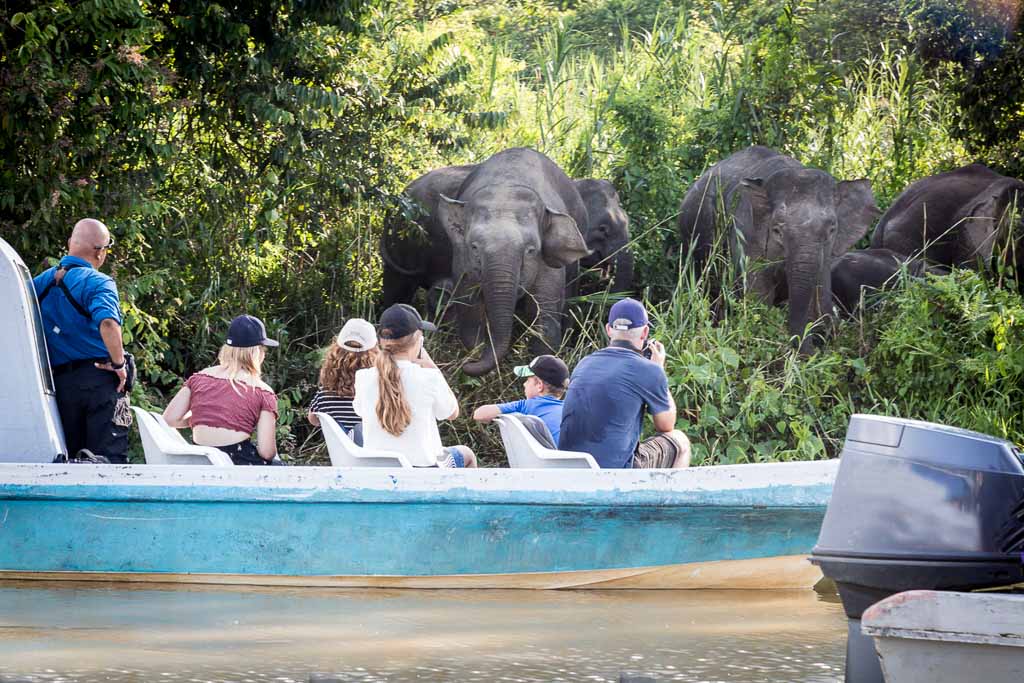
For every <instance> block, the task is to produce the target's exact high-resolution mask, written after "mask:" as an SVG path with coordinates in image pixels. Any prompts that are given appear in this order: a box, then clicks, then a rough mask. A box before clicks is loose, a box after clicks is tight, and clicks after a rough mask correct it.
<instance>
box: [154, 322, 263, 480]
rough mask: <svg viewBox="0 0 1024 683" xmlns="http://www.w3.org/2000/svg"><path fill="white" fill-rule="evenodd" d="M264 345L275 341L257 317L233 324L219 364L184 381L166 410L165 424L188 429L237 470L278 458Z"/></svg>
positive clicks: (195, 438) (194, 436)
mask: <svg viewBox="0 0 1024 683" xmlns="http://www.w3.org/2000/svg"><path fill="white" fill-rule="evenodd" d="M267 346H277V342H276V341H274V340H273V339H267V330H266V327H264V325H263V321H261V320H260V319H259V318H254V317H253V316H251V315H241V316H238V317H237V318H235V319H234V320H232V321H231V327H230V328H229V329H228V338H227V340H226V342H225V344H224V346H222V347H221V348H220V353H219V354H218V356H217V361H218V364H217V365H214V366H213V367H210V368H206V369H205V370H201V371H200V372H197V373H196V374H194V375H192V376H191V377H189V378H188V381H187V382H185V386H184V387H182V388H181V389H180V390H179V391H178V393H177V394H175V396H174V398H173V399H171V402H170V403H169V404H168V406H167V409H166V410H164V419H165V420H166V421H167V424H169V425H171V426H172V427H175V428H178V429H182V428H185V427H191V428H192V440H193V441H194V442H195V443H197V444H199V445H201V446H214V447H216V448H219V449H220V450H222V451H224V452H225V453H227V454H228V455H230V456H231V460H232V462H234V463H235V464H236V465H270V464H271V461H272V460H273V459H274V456H275V455H277V443H276V442H275V439H274V432H275V429H276V423H277V396H276V395H274V390H273V389H271V388H270V387H269V386H267V385H266V383H265V382H264V381H263V380H262V379H261V368H262V366H263V359H264V358H265V357H266V347H267ZM253 432H256V443H255V444H254V443H253V442H252V439H251V436H252V433H253Z"/></svg>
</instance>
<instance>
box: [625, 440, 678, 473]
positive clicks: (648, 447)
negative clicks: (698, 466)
mask: <svg viewBox="0 0 1024 683" xmlns="http://www.w3.org/2000/svg"><path fill="white" fill-rule="evenodd" d="M680 451H685V453H686V457H685V458H684V459H683V461H682V463H680V466H681V467H686V466H687V465H689V464H690V440H689V439H687V438H686V435H685V434H683V433H682V432H680V431H678V430H676V431H673V432H671V436H669V434H656V435H654V436H652V437H651V438H649V439H644V440H643V441H641V442H640V443H639V444H637V446H636V453H634V454H633V468H634V469H646V470H650V469H668V468H670V467H672V466H673V465H674V464H675V462H676V457H677V456H678V455H679V453H680Z"/></svg>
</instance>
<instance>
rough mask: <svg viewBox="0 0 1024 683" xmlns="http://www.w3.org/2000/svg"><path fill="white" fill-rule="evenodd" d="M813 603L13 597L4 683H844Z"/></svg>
mask: <svg viewBox="0 0 1024 683" xmlns="http://www.w3.org/2000/svg"><path fill="white" fill-rule="evenodd" d="M845 635H846V623H845V620H844V617H843V613H842V609H841V607H840V605H839V603H838V601H837V600H836V599H834V598H832V597H829V596H822V595H819V594H818V593H815V592H813V591H800V592H755V591H481V590H476V591H450V590H438V591H413V590H379V589H378V590H362V589H360V590H326V589H259V588H248V587H246V588H239V587H234V588H224V587H198V586H195V587H188V588H179V587H157V588H154V587H146V588H137V587H136V588H133V587H129V586H126V585H125V584H118V585H113V584H111V585H69V584H38V583H35V582H25V583H18V584H10V583H8V584H0V683H12V682H17V683H30V682H31V683H36V682H44V681H46V682H51V683H64V682H71V681H75V682H76V683H77V682H83V683H93V682H99V681H104V682H106V681H113V682H121V681H126V682H127V681H131V682H133V683H135V682H142V681H146V682H149V681H161V682H169V683H177V682H187V683H199V682H201V681H211V682H212V681H217V682H220V681H224V682H231V683H236V682H240V683H249V682H253V683H263V682H275V683H288V682H292V681H294V682H302V683H306V682H309V683H335V682H341V681H344V682H346V683H348V682H353V683H354V682H362V681H459V682H468V681H594V682H598V681H613V682H614V681H619V680H620V679H621V680H636V681H695V682H697V681H701V682H704V681H707V682H714V681H748V682H751V683H753V682H755V681H756V682H761V681H787V682H796V681H806V682H825V681H841V680H842V669H843V657H844V651H845Z"/></svg>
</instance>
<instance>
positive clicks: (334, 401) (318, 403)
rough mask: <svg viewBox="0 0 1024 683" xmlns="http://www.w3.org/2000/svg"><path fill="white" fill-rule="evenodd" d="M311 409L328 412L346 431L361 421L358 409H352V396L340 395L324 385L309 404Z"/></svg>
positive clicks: (317, 411)
mask: <svg viewBox="0 0 1024 683" xmlns="http://www.w3.org/2000/svg"><path fill="white" fill-rule="evenodd" d="M309 410H310V412H313V413H327V414H328V415H330V416H331V417H333V418H334V421H335V422H337V423H338V424H339V425H341V428H342V429H344V430H345V431H349V430H350V429H352V428H353V427H355V426H356V425H357V424H359V423H360V422H361V420H360V418H359V416H358V415H356V411H354V410H352V399H351V397H350V398H345V397H344V396H339V395H338V394H336V393H334V392H333V391H327V390H326V389H324V388H323V387H320V388H319V389H317V391H316V396H314V397H313V402H312V403H310V404H309Z"/></svg>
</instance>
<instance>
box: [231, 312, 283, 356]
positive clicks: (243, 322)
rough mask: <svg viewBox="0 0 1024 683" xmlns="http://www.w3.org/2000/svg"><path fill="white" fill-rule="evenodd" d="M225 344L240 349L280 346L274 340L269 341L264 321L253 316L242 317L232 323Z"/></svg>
mask: <svg viewBox="0 0 1024 683" xmlns="http://www.w3.org/2000/svg"><path fill="white" fill-rule="evenodd" d="M225 343H226V344H227V345H228V346H234V347H235V348H239V349H245V348H249V347H253V346H278V343H277V342H276V341H274V340H273V339H267V327H266V325H264V324H263V321H262V320H260V319H259V318H257V317H256V316H252V315H240V316H238V317H237V318H235V319H234V320H232V321H231V326H230V327H229V328H228V338H227V340H226V341H225Z"/></svg>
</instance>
